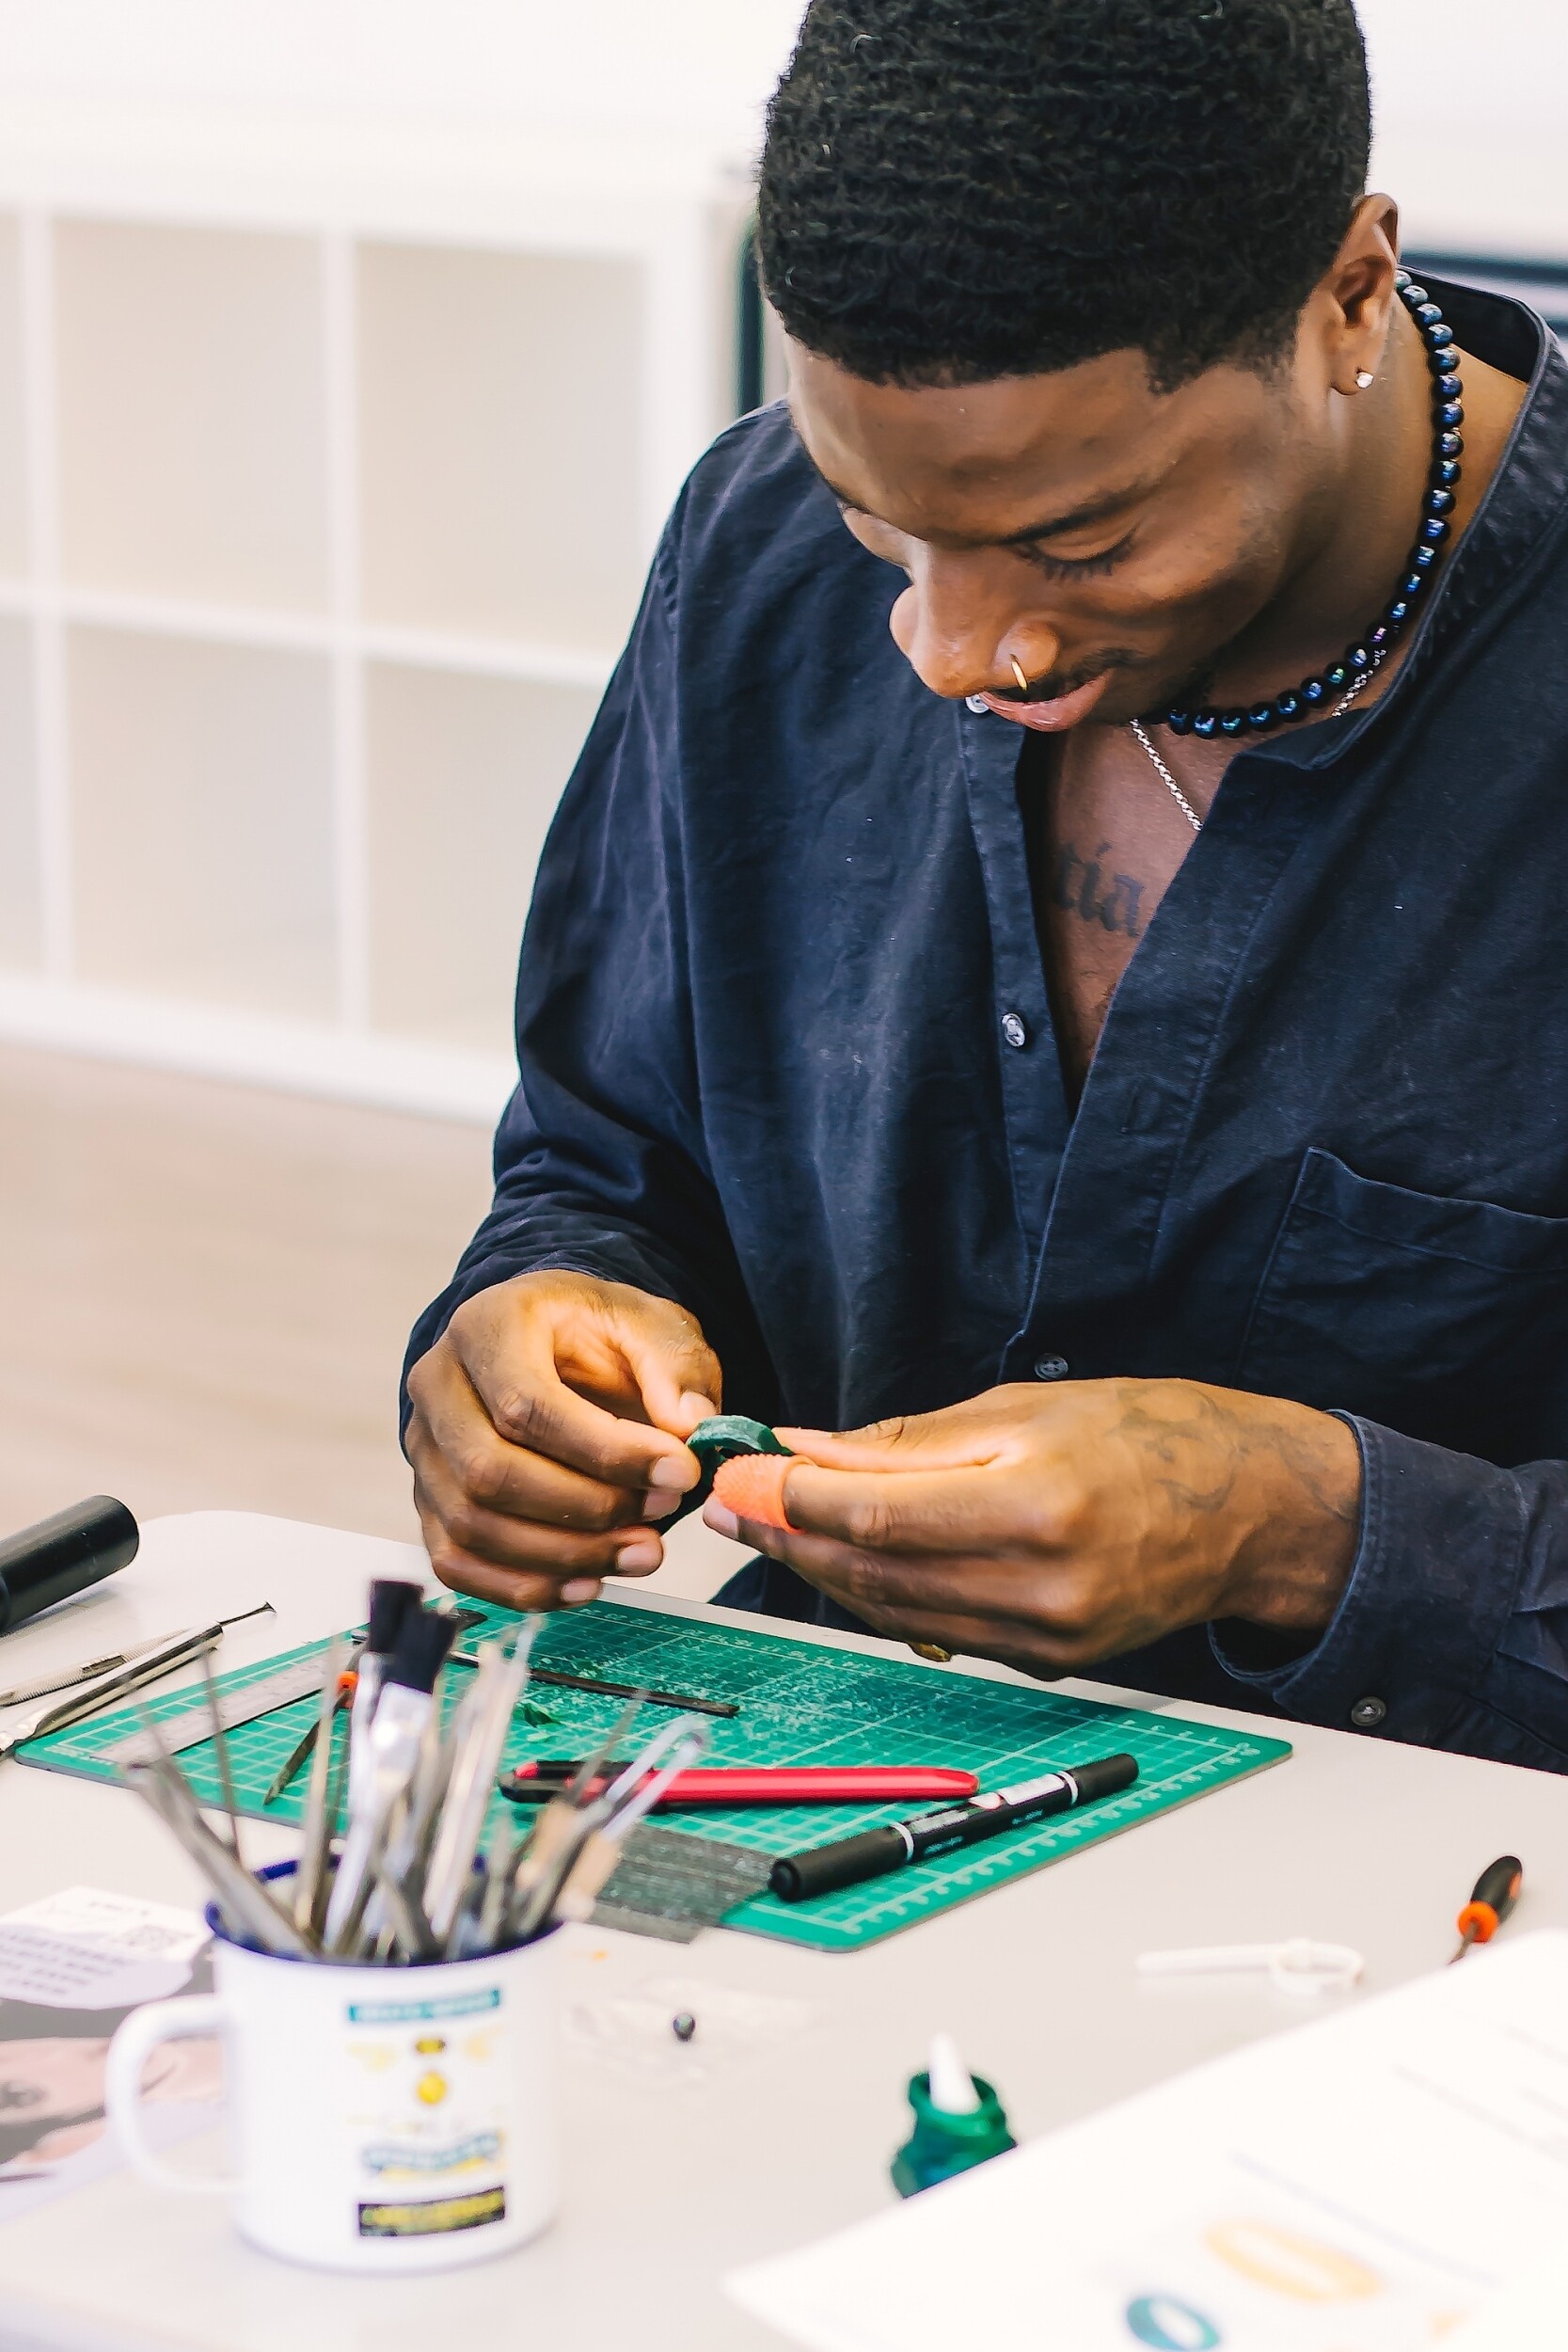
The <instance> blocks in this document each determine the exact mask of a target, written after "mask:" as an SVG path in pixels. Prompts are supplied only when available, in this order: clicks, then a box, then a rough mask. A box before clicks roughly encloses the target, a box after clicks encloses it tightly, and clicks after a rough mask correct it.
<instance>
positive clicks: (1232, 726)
mask: <svg viewBox="0 0 1568 2352" xmlns="http://www.w3.org/2000/svg"><path fill="white" fill-rule="evenodd" d="M1245 724H1246V712H1245V711H1244V710H1222V711H1221V712H1220V733H1221V734H1222V735H1240V733H1241V732H1242V729H1243V727H1244V726H1245Z"/></svg>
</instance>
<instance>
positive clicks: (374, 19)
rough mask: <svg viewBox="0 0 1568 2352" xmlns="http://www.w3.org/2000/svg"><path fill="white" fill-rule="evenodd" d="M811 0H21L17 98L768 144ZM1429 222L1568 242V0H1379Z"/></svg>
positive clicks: (8, 11) (1433, 227)
mask: <svg viewBox="0 0 1568 2352" xmlns="http://www.w3.org/2000/svg"><path fill="white" fill-rule="evenodd" d="M799 13H800V0H593V5H592V6H589V5H586V0H0V104H4V103H5V102H6V101H8V100H11V101H14V100H16V99H19V98H22V99H28V98H31V99H39V100H44V101H53V102H56V103H57V102H60V101H62V100H64V101H70V100H82V101H88V102H93V103H105V102H106V103H110V104H113V105H116V106H117V107H123V108H125V109H128V110H131V111H143V110H152V111H162V110H164V109H166V108H168V107H176V108H182V107H192V108H196V109H200V110H206V109H209V108H213V107H219V108H225V107H245V108H249V107H255V108H264V109H267V110H269V111H276V110H285V111H294V112H305V113H315V114H322V115H338V116H342V115H349V116H360V117H364V116H371V117H382V118H387V117H394V118H395V117H400V116H408V117H418V118H421V119H426V120H431V119H436V120H443V121H452V122H461V121H467V122H486V123H490V124H499V125H504V124H508V123H516V124H518V125H519V126H521V125H525V124H527V125H532V124H550V125H553V126H557V127H560V128H569V127H571V126H574V125H577V124H582V125H588V124H594V125H599V126H607V127H610V128H613V129H617V130H619V129H636V130H639V131H642V132H650V131H654V132H658V131H662V132H665V133H668V134H670V135H673V136H674V137H676V138H681V139H684V138H691V137H693V136H695V137H699V138H701V139H702V140H704V141H705V143H709V144H711V145H712V146H713V147H714V148H715V149H716V150H719V151H727V152H729V153H733V154H735V155H737V156H745V155H746V154H748V153H750V152H752V151H754V149H755V146H756V143H757V137H758V132H759V125H760V120H761V111H762V106H763V103H764V102H765V100H766V97H767V94H768V88H769V87H770V86H771V83H772V81H773V79H774V77H775V75H776V73H777V72H778V70H779V68H780V66H781V65H782V63H783V61H784V57H785V56H786V55H787V54H788V49H789V44H790V40H791V38H792V35H793V32H794V27H795V24H796V21H797V18H798V15H799ZM1362 17H1363V21H1364V23H1365V24H1366V27H1367V32H1368V39H1369V42H1370V48H1371V51H1372V59H1373V73H1374V81H1375V89H1376V101H1377V113H1378V125H1379V140H1378V156H1377V166H1376V175H1377V177H1378V179H1379V181H1380V182H1381V183H1383V184H1385V185H1389V186H1391V187H1392V188H1393V190H1394V192H1395V193H1396V194H1398V195H1400V196H1401V197H1402V200H1403V201H1404V203H1405V205H1406V210H1407V215H1408V219H1409V226H1410V230H1411V232H1412V234H1413V236H1415V237H1416V238H1418V239H1419V240H1425V241H1426V242H1428V243H1433V242H1437V243H1452V244H1456V245H1460V246H1470V247H1471V248H1472V249H1476V250H1485V249H1488V248H1492V249H1498V248H1518V249H1521V250H1527V251H1533V252H1536V253H1540V254H1544V255H1555V256H1559V257H1561V258H1568V163H1565V161H1564V156H1565V154H1568V138H1565V136H1564V130H1565V123H1568V8H1565V6H1564V0H1491V5H1485V6H1483V5H1481V0H1362Z"/></svg>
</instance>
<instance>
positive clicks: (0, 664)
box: [0, 614, 43, 971]
mask: <svg viewBox="0 0 1568 2352" xmlns="http://www.w3.org/2000/svg"><path fill="white" fill-rule="evenodd" d="M36 773H37V753H36V746H35V743H34V739H33V646H32V631H31V629H30V628H28V626H27V624H26V622H24V621H19V620H16V619H13V618H12V617H11V616H10V615H8V614H7V615H5V616H3V617H0V971H5V970H8V969H18V970H22V971H31V970H36V969H37V967H38V966H39V964H40V962H41V961H42V958H43V891H42V875H41V871H40V851H39V811H38V797H37V792H36V789H35V782H34V779H35V776H36Z"/></svg>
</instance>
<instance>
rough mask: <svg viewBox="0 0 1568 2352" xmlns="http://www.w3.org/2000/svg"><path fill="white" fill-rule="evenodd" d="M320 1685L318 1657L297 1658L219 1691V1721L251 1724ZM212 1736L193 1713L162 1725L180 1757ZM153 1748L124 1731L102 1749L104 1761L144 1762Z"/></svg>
mask: <svg viewBox="0 0 1568 2352" xmlns="http://www.w3.org/2000/svg"><path fill="white" fill-rule="evenodd" d="M320 1688H321V1660H320V1658H319V1657H317V1658H298V1659H295V1660H294V1661H293V1663H292V1664H290V1665H287V1666H278V1667H277V1668H275V1669H274V1670H273V1672H272V1673H270V1674H265V1675H259V1676H258V1677H257V1678H256V1680H255V1681H254V1682H247V1683H245V1684H243V1685H242V1686H241V1687H240V1688H239V1689H232V1688H230V1689H229V1690H226V1691H220V1692H219V1693H218V1721H219V1723H220V1724H221V1726H222V1728H223V1729H224V1730H225V1731H237V1730H238V1729H239V1727H240V1725H241V1724H253V1723H255V1722H257V1721H258V1720H259V1719H260V1717H261V1716H262V1715H276V1714H277V1713H278V1712H279V1710H280V1709H281V1708H285V1707H293V1706H295V1705H297V1703H298V1702H299V1700H301V1699H313V1698H314V1697H315V1696H316V1695H317V1692H319V1690H320ZM212 1736H213V1729H212V1725H211V1724H210V1723H209V1722H208V1721H207V1719H206V1717H205V1716H204V1715H203V1714H201V1713H199V1712H194V1713H192V1714H190V1715H188V1716H185V1717H184V1718H183V1719H182V1721H181V1722H179V1723H176V1724H166V1726H165V1729H164V1738H165V1742H166V1746H167V1748H168V1752H169V1754H170V1755H171V1756H182V1755H183V1753H184V1751H185V1750H186V1749H187V1748H199V1747H200V1746H202V1745H203V1743H204V1742H205V1741H206V1740H210V1739H211V1738H212ZM151 1754H152V1751H151V1748H150V1743H149V1740H148V1736H147V1734H146V1732H144V1731H133V1732H127V1733H126V1735H125V1737H124V1738H123V1739H120V1740H114V1741H113V1742H112V1743H111V1745H110V1746H108V1747H106V1748H105V1749H103V1761H104V1762H105V1763H106V1764H121V1765H123V1764H145V1763H147V1762H149V1761H150V1756H151Z"/></svg>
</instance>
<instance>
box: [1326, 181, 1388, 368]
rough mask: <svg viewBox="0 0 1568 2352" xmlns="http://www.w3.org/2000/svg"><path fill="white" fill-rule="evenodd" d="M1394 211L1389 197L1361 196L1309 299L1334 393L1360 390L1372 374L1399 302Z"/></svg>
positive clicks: (1377, 363)
mask: <svg viewBox="0 0 1568 2352" xmlns="http://www.w3.org/2000/svg"><path fill="white" fill-rule="evenodd" d="M1399 238H1400V213H1399V206H1398V205H1397V204H1396V203H1395V202H1394V199H1393V198H1392V197H1391V196H1377V195H1370V196H1364V197H1363V198H1362V199H1361V200H1360V202H1359V203H1358V204H1357V205H1356V207H1355V210H1354V213H1353V214H1352V215H1351V217H1350V226H1349V227H1348V228H1347V230H1345V233H1344V236H1343V237H1342V238H1341V240H1340V243H1339V250H1338V253H1337V254H1336V255H1335V257H1334V260H1333V262H1332V263H1331V264H1330V266H1329V268H1328V269H1327V271H1326V272H1325V273H1324V275H1323V278H1322V280H1321V281H1320V283H1319V286H1318V289H1317V293H1316V294H1315V295H1314V297H1313V301H1314V304H1315V305H1317V306H1318V307H1319V308H1320V310H1321V313H1322V319H1323V332H1324V337H1325V341H1326V343H1327V358H1328V367H1329V376H1330V380H1331V382H1332V383H1333V385H1334V388H1335V389H1336V391H1340V392H1344V393H1347V394H1349V393H1352V392H1355V391H1357V390H1360V389H1364V387H1363V386H1362V384H1361V382H1360V379H1361V378H1362V377H1363V376H1368V375H1374V376H1375V375H1376V373H1377V372H1378V369H1379V367H1380V366H1381V364H1382V361H1383V354H1384V350H1385V347H1386V343H1387V341H1388V329H1389V325H1390V322H1391V320H1392V318H1393V312H1394V305H1395V302H1396V300H1397V299H1398V297H1397V295H1396V294H1395V290H1394V274H1395V272H1396V271H1397V270H1398V268H1399V265H1400V263H1399V255H1400V244H1399Z"/></svg>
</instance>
